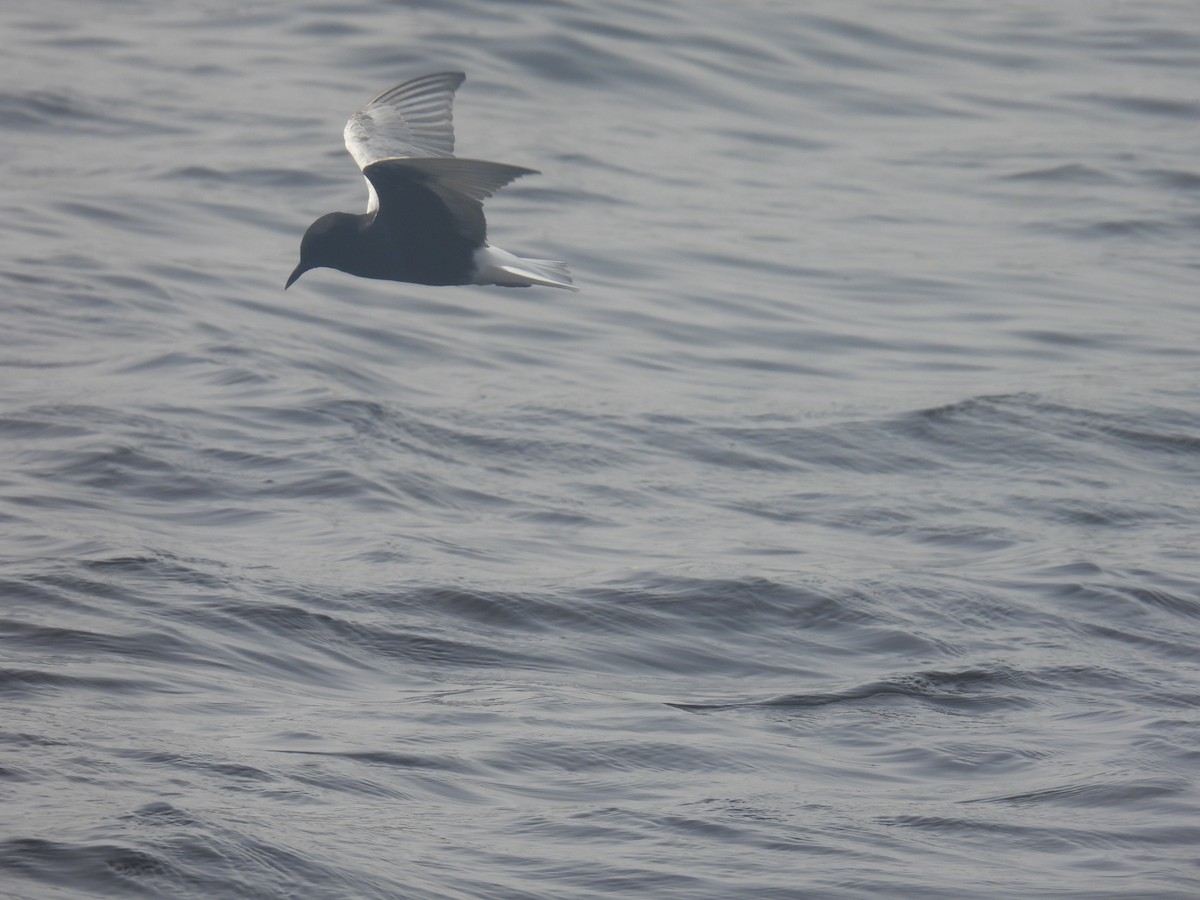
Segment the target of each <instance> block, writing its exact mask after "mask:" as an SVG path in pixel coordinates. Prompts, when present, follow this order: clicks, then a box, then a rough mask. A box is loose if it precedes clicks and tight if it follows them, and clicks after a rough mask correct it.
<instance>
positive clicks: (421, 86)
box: [283, 72, 577, 291]
mask: <svg viewBox="0 0 1200 900" xmlns="http://www.w3.org/2000/svg"><path fill="white" fill-rule="evenodd" d="M465 78H466V76H465V75H464V74H463V73H461V72H439V73H436V74H433V75H423V76H421V77H419V78H413V79H411V80H409V81H405V82H404V83H403V84H398V85H396V86H395V87H394V88H391V89H390V90H386V91H384V92H383V93H382V94H380V95H379V96H378V97H376V98H375V99H374V100H372V101H371V102H370V103H368V104H367V105H366V106H364V107H363V108H362V109H360V110H359V111H358V112H356V113H355V114H354V115H352V116H351V117H350V121H349V122H347V123H346V130H345V132H344V134H343V136H344V138H345V141H346V149H347V150H349V151H350V155H351V156H353V157H354V161H355V162H356V163H358V167H359V168H360V169H362V173H363V177H365V178H366V179H367V211H366V213H365V214H363V215H355V214H353V213H344V212H333V213H327V214H326V215H323V216H321V218H319V219H317V221H315V222H313V223H312V224H311V225H310V226H308V230H307V231H306V232H305V233H304V237H303V239H302V240H301V241H300V264H299V265H297V266H296V268H295V270H294V271H293V272H292V274H291V275H289V276H288V280H287V283H286V284H284V286H283V288H284V290H287V289H288V288H289V287H291V286H292V284H293V283H294V282H295V281H296V279H297V278H299V277H300V276H301V275H303V274H304V273H305V272H307V271H308V270H309V269H316V268H320V267H322V266H325V267H328V268H330V269H338V270H340V271H342V272H347V273H349V274H350V275H359V276H361V277H363V278H382V279H387V280H390V281H409V282H415V283H417V284H499V285H503V286H505V287H528V286H530V285H534V284H539V285H545V286H546V287H557V288H566V289H567V290H572V291H573V290H577V288H576V287H575V285H574V283H573V282H572V280H571V273H570V272H569V271H568V269H567V266H566V263H562V262H558V261H557V260H552V259H523V258H522V257H519V256H515V255H514V254H512V253H509V252H508V251H507V250H501V249H500V248H499V247H493V246H491V245H490V244H489V243H488V242H487V222H486V221H485V220H484V218H483V201H484V200H485V199H487V198H488V197H490V196H492V195H493V194H494V193H496V191H498V190H500V188H502V187H504V185H506V184H508V183H509V182H510V181H512V180H513V179H515V178H520V177H521V176H522V175H536V174H538V173H537V171H536V170H534V169H525V168H522V167H520V166H509V165H505V164H503V163H494V162H485V161H483V160H480V159H456V158H455V156H454V121H453V113H452V110H451V104H452V103H453V101H454V91H455V90H456V89H457V88H458V86H459V85H460V84H462V83H463V81H464V80H465Z"/></svg>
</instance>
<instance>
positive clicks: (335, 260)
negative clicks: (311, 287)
mask: <svg viewBox="0 0 1200 900" xmlns="http://www.w3.org/2000/svg"><path fill="white" fill-rule="evenodd" d="M362 218H363V217H362V216H355V215H351V214H350V213H340V212H335V213H326V214H325V215H323V216H321V218H319V219H317V221H315V222H313V223H312V224H311V225H309V226H308V231H306V232H304V237H303V238H301V239H300V263H299V264H298V265H297V266H296V268H294V269H293V270H292V274H291V275H289V276H288V280H287V282H286V283H285V284H284V285H283V289H284V290H285V291H286V290H287V289H288V288H290V287H291V286H292V285H293V284H295V282H296V280H297V279H298V278H299V277H300V276H301V275H303V274H304V273H305V272H307V271H308V270H309V269H319V268H321V267H322V266H328V267H329V268H331V269H343V268H345V261H346V259H347V257H348V255H349V254H350V249H349V248H351V247H352V246H353V242H354V240H355V236H356V235H357V234H358V231H359V228H360V222H361V219H362Z"/></svg>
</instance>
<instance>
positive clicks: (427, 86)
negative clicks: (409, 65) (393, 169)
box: [343, 72, 466, 169]
mask: <svg viewBox="0 0 1200 900" xmlns="http://www.w3.org/2000/svg"><path fill="white" fill-rule="evenodd" d="M465 78H466V76H465V75H463V73H462V72H439V73H437V74H434V75H422V76H421V77H420V78H413V79H412V80H410V81H406V82H404V83H403V84H398V85H396V86H395V87H394V88H391V89H390V90H386V91H384V92H383V93H382V94H380V95H379V96H378V97H376V98H375V99H374V100H372V101H371V102H370V103H368V104H367V105H366V106H364V107H363V108H362V109H360V110H359V111H358V112H356V113H355V114H354V115H352V116H351V117H350V121H349V122H347V123H346V130H345V132H344V133H343V136H344V137H345V139H346V149H347V150H349V151H350V155H351V156H353V157H354V161H355V162H356V163H358V167H359V168H360V169H365V168H366V167H367V166H369V165H370V164H371V163H373V162H378V161H379V160H381V159H395V158H397V157H409V156H441V157H447V156H453V155H454V118H453V112H452V110H451V109H450V104H451V103H452V102H453V101H454V91H455V89H456V88H457V87H458V86H459V85H460V84H462V83H463V80H464V79H465Z"/></svg>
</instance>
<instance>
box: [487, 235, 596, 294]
mask: <svg viewBox="0 0 1200 900" xmlns="http://www.w3.org/2000/svg"><path fill="white" fill-rule="evenodd" d="M475 265H476V271H475V279H474V280H475V283H476V284H499V285H503V286H505V287H529V286H530V285H532V284H540V285H542V286H544V287H556V288H564V289H566V290H568V291H577V290H579V288H577V287H575V282H574V281H573V280H572V279H571V270H570V269H568V268H567V264H566V263H565V262H559V261H558V260H557V259H525V258H523V257H520V256H515V255H513V254H512V253H509V252H508V251H507V250H501V249H500V248H499V247H488V246H484V247H480V248H479V250H478V251H477V252H476V254H475Z"/></svg>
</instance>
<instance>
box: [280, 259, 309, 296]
mask: <svg viewBox="0 0 1200 900" xmlns="http://www.w3.org/2000/svg"><path fill="white" fill-rule="evenodd" d="M310 268H311V267H310V266H306V265H305V264H304V263H300V265H298V266H296V268H295V269H293V270H292V274H291V275H289V276H288V280H287V284H285V285H284V286H283V289H284V290H285V291H286V290H287V289H288V288H290V287H291V286H292V285H293V284H294V283H295V281H296V279H297V278H299V277H300V276H301V275H303V274H304V273H305V272H307V271H308V270H309V269H310Z"/></svg>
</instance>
